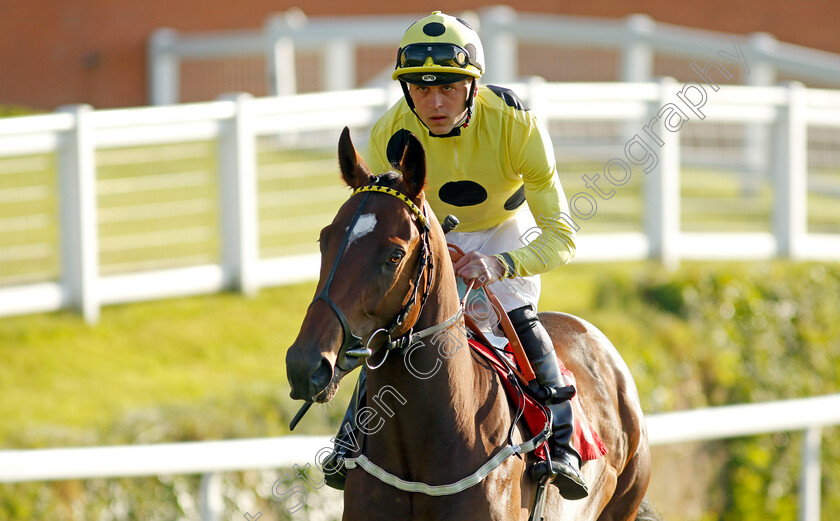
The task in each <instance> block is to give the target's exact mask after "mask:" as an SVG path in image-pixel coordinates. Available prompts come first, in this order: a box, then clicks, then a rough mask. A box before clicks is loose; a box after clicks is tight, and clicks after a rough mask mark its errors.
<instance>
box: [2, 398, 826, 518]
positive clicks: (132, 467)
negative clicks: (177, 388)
mask: <svg viewBox="0 0 840 521" xmlns="http://www.w3.org/2000/svg"><path fill="white" fill-rule="evenodd" d="M838 424H840V394H834V395H826V396H819V397H812V398H801V399H795V400H787V401H780V402H767V403H759V404H747V405H732V406H724V407H714V408H709V409H697V410H691V411H683V412H674V413H665V414H657V415H651V416H648V417H647V428H648V438H649V441H650V444H651V445H652V446H659V445H666V444H671V443H684V442H693V441H708V440H719V439H727V438H736V437H741V436H752V435H759V434H767V433H775V432H787V431H805V438H804V445H803V450H802V469H801V479H800V487H799V505H800V509H799V521H819V520H820V496H821V494H820V476H821V470H820V468H821V463H820V462H821V458H820V440H821V429H822V428H823V427H829V426H834V425H838ZM331 446H332V443H331V441H330V438H329V437H328V436H284V437H279V438H263V439H250V440H228V441H206V442H185V443H168V444H159V445H129V446H112V447H85V448H61V449H38V450H5V451H0V483H20V482H27V481H53V480H65V479H92V478H120V477H136V476H159V475H168V474H203V476H202V480H201V490H200V492H199V500H200V501H201V503H202V505H201V507H200V511H201V513H202V521H217V520H219V519H221V516H222V514H223V512H222V508H223V501H222V500H221V498H220V497H219V496H218V494H219V486H218V483H219V480H220V479H221V478H220V473H222V472H233V471H244V470H258V469H282V468H291V467H292V466H293V465H295V464H298V465H301V466H304V465H307V464H311V462H316V464H317V463H318V462H320V461H322V459H321V458H319V457H316V454H318V452H319V451H322V450H324V449H325V448H327V449H328V448H330V447H331ZM244 514H245V513H244V512H243V513H241V515H244ZM251 515H253V516H255V515H256V513H251Z"/></svg>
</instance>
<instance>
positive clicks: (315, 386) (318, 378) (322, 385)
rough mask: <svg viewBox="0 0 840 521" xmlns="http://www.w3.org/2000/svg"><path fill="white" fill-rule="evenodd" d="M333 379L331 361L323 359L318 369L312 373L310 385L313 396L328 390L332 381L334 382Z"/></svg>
mask: <svg viewBox="0 0 840 521" xmlns="http://www.w3.org/2000/svg"><path fill="white" fill-rule="evenodd" d="M332 377H333V368H332V365H330V362H329V360H327V359H326V358H323V357H322V358H321V363H319V364H318V367H317V368H316V369H315V370H314V371H312V374H311V375H310V376H309V385H310V389H311V390H312V396H315V395H316V394H318V393H320V392H321V391H323V390H324V389H326V388H327V386H328V385H329V384H330V381H332Z"/></svg>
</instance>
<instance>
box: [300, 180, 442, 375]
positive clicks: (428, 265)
mask: <svg viewBox="0 0 840 521" xmlns="http://www.w3.org/2000/svg"><path fill="white" fill-rule="evenodd" d="M379 182H380V178H379V177H377V179H376V181H375V183H374V184H372V185H367V186H362V187H359V188H357V189H356V190H354V191H353V195H356V194H360V193H364V194H365V198H364V199H362V203H361V204H360V205H359V208H358V209H357V210H356V213H355V214H354V215H353V219H352V221H351V222H350V226H348V227H347V232H346V233H345V234H344V239H343V240H342V241H341V246H340V247H339V250H338V256H337V257H336V259H335V261H334V262H333V265H332V268H331V269H330V274H329V276H328V277H327V281H326V283H324V287H323V288H322V289H321V291H320V292H319V293H318V295H317V296H316V297H315V298H314V299H312V302H311V303H310V304H309V306H310V307H311V306H312V304H314V303H315V302H317V301H319V300H323V301H324V302H326V303H327V305H329V306H330V308H331V309H332V310H333V312H334V313H335V315H336V317H338V321H339V322H340V323H341V329H342V342H341V348H339V350H338V357H337V360H336V366H338V368H339V369H341V370H343V371H351V370H353V369H354V368H355V367H356V366H357V365H358V362H356V363H354V364H353V365H352V367H342V365H341V362H342V361H343V360H344V359H345V358H353V359H356V360H358V359H367V358H368V357H370V356H371V355H372V354H373V351H372V350H371V349H370V341H371V340H372V339H373V338H374V337H375V336H376V335H377V333H380V332H383V333H386V334H387V335H388V339H389V342H388V344H387V349H388V350H389V351H390V350H391V349H394V348H403V347H408V345H410V344H411V343H412V342H413V341H414V340H416V337H415V336H413V335H411V334H410V333H411V330H410V329H409V334H406V335H403V336H402V337H400V338H398V339H397V340H391V335H392V334H393V333H394V331H396V330H397V328H399V327H400V326H401V325H402V324H403V322H405V319H406V317H407V316H408V313H409V311H410V310H411V307H412V305H414V303H415V302H416V301H417V291H418V289H419V287H420V279H421V278H422V277H423V274H424V273H425V272H426V271H427V270H428V273H429V275H428V277H426V286H425V289H424V291H423V295H422V298H421V300H420V311H421V312H422V310H423V305H424V304H425V302H426V298H427V297H428V296H429V291H430V290H431V287H432V274H433V273H434V271H433V269H432V268H433V264H432V256H431V250H430V248H429V230H430V228H429V220H428V218H426V216H425V215H424V214H423V212H422V211H421V210H420V208H418V206H417V205H416V204H414V203H413V202H412V201H411V200H410V199H409V198H408V197H406V196H405V195H403V194H402V193H400V192H398V191H397V190H394V189H393V188H389V187H386V186H380V185H379V184H378V183H379ZM373 192H380V193H383V194H388V195H392V196H394V197H397V198H398V199H400V200H401V201H402V202H404V203H405V204H406V205H407V206H408V208H409V210H411V212H412V213H413V214H414V215H415V216H416V217H417V222H418V226H419V228H420V233H421V235H422V240H421V248H422V249H421V251H420V259H419V260H418V263H417V265H418V268H417V275H416V277H415V279H414V295H413V296H412V297H411V299H409V301H408V302H407V303H406V304H405V306H403V308H402V309H401V310H400V312H399V313H397V316H396V317H395V318H394V320H393V321H392V322H391V324H390V325H388V326H387V327H383V328H380V329H377V330H376V331H374V332H373V333H372V334H371V336H370V338H369V339H368V342H367V343H368V345H366V346H362V339H361V337H358V336H356V335H355V334H353V331H352V330H351V329H350V323H349V322H348V321H347V317H345V316H344V312H342V311H341V309H339V307H338V306H337V305H336V303H335V302H333V300H332V299H331V298H330V295H329V292H330V286H331V285H332V282H333V278H334V277H335V272H336V270H337V269H338V263H339V262H340V261H341V257H342V255H344V251H345V250H346V249H347V244H348V242H349V240H350V234H351V233H352V232H353V228H354V227H355V226H356V222H357V221H358V220H359V217H360V216H361V215H362V209H363V208H364V207H365V204H366V203H367V201H368V199H369V198H370V195H371V193H373ZM351 197H352V195H351ZM418 316H419V314H418ZM447 322H448V321H447ZM424 336H425V335H424ZM386 356H387V351H386ZM383 362H384V360H383ZM366 363H367V362H366ZM377 367H378V366H377Z"/></svg>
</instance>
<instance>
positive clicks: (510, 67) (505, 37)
mask: <svg viewBox="0 0 840 521" xmlns="http://www.w3.org/2000/svg"><path fill="white" fill-rule="evenodd" d="M480 16H481V18H480V20H481V23H480V30H481V34H480V37H481V42H482V44H483V45H484V61H485V64H484V66H485V68H486V69H487V76H486V78H485V83H487V82H489V83H509V82H512V81H514V80H516V76H517V74H518V70H519V65H518V63H517V45H516V37H515V36H514V35H512V34H511V33H510V30H509V27H510V26H511V25H513V24H514V23H516V11H515V10H514V9H513V8H511V7H508V6H504V5H499V6H494V7H489V8H487V9H483V10H482V11H481V13H480Z"/></svg>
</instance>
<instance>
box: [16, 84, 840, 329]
mask: <svg viewBox="0 0 840 521" xmlns="http://www.w3.org/2000/svg"><path fill="white" fill-rule="evenodd" d="M692 85H696V87H691V86H690V85H689V84H685V85H679V84H677V83H675V82H674V81H673V80H668V79H664V80H662V81H661V82H659V83H632V84H628V83H607V84H565V83H556V84H552V83H544V82H539V81H534V82H531V83H528V84H518V85H512V87H513V88H514V89H515V90H516V91H517V92H518V93H519V94H520V96H521V97H522V98H523V99H524V100H525V102H526V103H528V104H529V105H530V106H531V107H533V110H534V111H535V112H536V113H537V114H538V115H540V116H541V117H542V119H543V121H545V122H547V124H548V126H549V127H550V128H552V129H553V130H552V133H554V132H556V131H557V128H562V127H564V126H570V127H572V128H574V129H577V128H584V129H587V128H589V126H591V125H611V126H615V127H617V128H619V131H615V129H613V130H611V131H609V132H607V134H609V135H610V136H611V137H609V138H607V139H606V140H605V139H604V138H603V135H589V134H586V132H584V134H586V135H584V136H583V137H582V138H581V140H582V143H583V144H574V143H572V144H571V145H569V144H565V141H566V139H565V138H564V137H563V136H560V137H559V138H558V137H555V138H554V139H555V145H556V146H557V147H558V158H560V159H563V160H565V159H564V158H566V159H568V158H571V159H569V161H571V162H570V163H568V164H565V166H563V167H562V168H564V169H565V170H566V172H565V173H563V174H562V175H561V178H562V182H563V185H564V187H565V189H566V196H567V197H568V198H569V200H570V206H571V212H572V216H571V218H572V219H573V220H574V221H575V223H576V224H577V225H578V226H579V228H580V229H579V231H578V256H577V260H579V261H582V262H590V261H623V260H638V259H648V258H653V259H660V260H661V261H663V262H664V264H665V265H666V266H674V265H675V264H676V263H677V262H679V260H681V259H767V258H773V257H776V256H783V257H788V258H792V259H808V260H819V261H823V260H828V261H836V260H838V259H840V233H838V230H840V214H838V212H837V201H836V198H837V197H838V194H840V159H838V158H837V157H835V156H836V155H837V154H836V152H837V146H836V144H837V143H838V142H840V131H838V129H840V91H830V90H816V89H806V88H804V87H803V86H802V85H801V84H795V83H794V84H790V85H787V86H776V87H745V86H721V87H720V88H719V90H717V91H714V90H712V89H708V92H705V91H703V92H702V93H701V92H700V90H702V89H703V87H702V86H700V85H698V84H692ZM698 88H699V89H700V90H697V89H698ZM690 89H694V91H691V90H690ZM700 94H702V96H703V97H702V98H701V97H700ZM681 95H682V96H683V97H684V98H685V100H687V101H681V98H680V96H681ZM399 96H400V93H399V89H395V88H391V89H364V90H356V91H344V92H332V93H321V94H306V95H297V96H288V97H274V98H252V97H250V96H248V95H238V96H233V97H225V98H223V99H220V100H218V101H214V102H207V103H198V104H188V105H179V106H168V107H148V108H136V109H120V110H99V111H96V110H92V109H90V107H86V106H75V107H67V108H64V109H61V110H59V111H58V112H56V113H54V114H49V115H40V116H30V117H20V118H7V119H3V120H0V316H5V315H13V314H22V313H36V312H49V311H55V310H59V309H64V308H69V309H75V310H77V311H79V312H81V313H82V315H83V316H84V318H85V319H86V320H87V321H89V322H96V321H97V319H98V317H99V310H100V308H101V306H103V305H109V304H115V303H126V302H135V301H141V300H148V299H159V298H166V297H172V296H187V295H195V294H202V293H211V292H218V291H221V290H231V289H232V290H236V291H241V292H242V293H245V294H253V293H255V292H256V291H258V290H259V288H260V287H266V286H272V285H279V284H285V283H289V282H292V281H300V280H309V279H311V278H313V277H315V276H316V275H317V273H318V265H319V261H318V259H319V257H318V255H317V248H316V247H315V243H314V240H315V238H316V237H317V232H318V229H319V228H320V227H322V226H324V225H325V224H327V223H328V222H329V220H330V219H331V218H332V216H333V215H334V214H335V211H336V210H337V208H338V206H339V205H340V204H341V202H343V200H344V199H345V198H346V197H347V195H348V193H347V191H346V190H345V189H344V187H343V186H342V185H341V183H340V182H339V181H338V176H337V167H336V163H335V161H336V160H335V152H334V151H335V146H336V143H337V138H338V135H339V133H340V129H341V128H342V127H343V126H345V125H349V126H350V127H351V128H352V129H354V130H353V133H352V134H353V137H354V139H355V140H356V144H357V146H358V147H359V148H361V149H363V148H364V145H365V139H366V136H367V129H368V128H369V127H370V125H372V123H373V122H374V121H375V120H376V119H377V118H378V116H379V115H380V114H381V113H382V112H384V110H385V109H386V107H388V106H390V105H391V104H392V103H393V102H394V101H395V100H396V99H398V98H399ZM701 102H702V103H701ZM692 104H694V105H697V106H696V107H694V108H692V107H691V106H690V105H692ZM700 105H702V107H701V106H700ZM680 107H681V108H680ZM690 109H691V110H690ZM678 110H679V111H680V113H682V114H683V118H684V119H689V120H690V121H688V122H687V123H686V122H685V121H684V120H680V119H679V118H678V119H677V120H674V119H673V116H674V114H676V112H675V111H678ZM692 110H695V111H696V112H697V113H698V114H702V119H701V118H699V117H695V116H694V113H692V112H691V111H692ZM668 111H671V112H670V114H671V116H668V114H669V112H668ZM701 111H702V112H701ZM669 117H670V119H669ZM675 121H677V122H679V121H682V123H680V126H677V127H674V124H675ZM683 123H685V125H683ZM715 125H720V127H715ZM730 125H735V126H740V127H741V128H747V127H749V125H761V126H762V128H764V129H766V130H768V132H767V135H768V140H767V142H766V143H765V145H766V146H765V148H764V149H763V153H765V154H767V155H768V157H770V158H772V160H771V161H769V163H770V165H771V167H770V170H769V172H767V174H769V175H768V176H766V183H767V184H766V185H762V187H763V188H762V190H763V192H762V194H760V195H758V196H756V197H753V198H752V199H749V198H744V197H741V196H740V195H737V194H735V195H733V196H732V197H731V198H730V199H729V200H728V202H727V203H725V204H728V205H729V206H728V208H729V210H727V211H726V212H724V215H723V216H722V219H723V220H724V222H723V225H722V226H723V227H722V228H721V227H717V228H704V227H705V226H706V224H704V222H699V223H694V224H692V226H694V228H692V230H693V231H692V230H687V229H686V226H687V225H686V224H684V223H683V221H686V222H688V221H687V220H688V219H689V217H691V213H690V212H692V211H697V210H696V208H694V207H697V206H700V207H701V208H700V211H704V212H705V211H707V210H708V209H709V208H707V207H711V206H714V205H713V204H709V203H708V201H706V200H704V199H699V200H697V199H691V198H689V197H688V196H687V195H686V193H685V191H684V190H683V189H682V183H685V182H688V181H687V180H689V179H693V181H691V182H692V183H695V182H699V183H701V185H702V186H700V188H699V189H700V190H701V191H703V190H705V191H708V190H709V189H710V187H711V188H714V189H717V188H718V185H722V184H726V182H728V181H727V180H728V179H729V178H731V177H736V178H737V177H738V176H739V175H740V174H739V173H738V172H737V168H735V169H734V170H735V171H734V172H733V171H729V172H728V173H727V171H725V164H724V166H722V167H721V169H720V170H721V171H717V172H714V171H706V170H703V171H702V172H700V173H699V174H694V175H693V177H686V176H687V175H688V174H689V173H690V170H691V169H692V168H693V167H692V166H691V162H690V159H688V158H686V157H685V156H688V154H689V153H690V152H691V150H692V146H693V145H691V144H690V143H687V141H689V139H688V137H689V136H690V134H689V133H690V132H694V131H696V130H700V129H706V128H708V129H711V132H712V134H716V132H717V129H718V128H727V126H730ZM680 127H684V128H682V130H681V129H680ZM692 129H694V130H692ZM817 130H819V131H820V132H833V133H834V134H829V138H828V141H827V142H824V143H822V144H821V145H820V147H817V148H816V149H815V147H814V145H813V143H811V142H810V136H811V134H812V133H814V134H816V133H817V132H816V131H817ZM587 132H588V131H587ZM597 132H600V130H596V133H597ZM610 132H612V134H610ZM625 132H626V133H625ZM633 133H635V134H633ZM630 135H632V136H633V137H630V138H628V137H627V136H630ZM683 135H685V137H683ZM832 136H833V137H832ZM657 138H659V140H660V141H661V142H660V143H657V142H656V141H657ZM711 138H712V142H713V144H712V145H710V146H711V148H708V147H707V148H705V149H702V151H703V152H704V153H705V154H708V155H712V156H714V157H723V155H724V154H725V153H726V154H732V153H733V152H734V155H735V156H742V155H743V154H744V151H745V150H751V148H750V147H751V146H752V145H753V143H752V142H751V141H750V140H748V139H746V138H743V136H742V137H736V138H732V139H731V140H730V141H727V144H725V145H724V146H723V148H720V147H719V146H718V145H716V144H714V143H717V141H720V140H721V139H723V137H719V136H717V135H712V136H711ZM727 139H728V138H727ZM593 142H596V144H597V147H596V150H594V151H589V152H587V151H586V150H587V146H591V145H592V143H593ZM598 143H600V144H598ZM587 144H588V145H587ZM715 147H718V148H715ZM832 151H833V152H832ZM575 154H582V155H581V158H582V159H581V160H582V161H588V162H583V163H575V161H576V159H575V158H574V157H573V156H574V155H575ZM587 154H588V155H587ZM826 154H828V156H827V157H829V158H830V159H829V160H828V161H827V162H822V163H818V164H817V163H815V159H814V157H823V156H825V155H826ZM831 154H834V156H832V155H831ZM147 156H148V157H147ZM193 156H196V157H193ZM584 156H585V157H584ZM609 157H612V158H613V159H610V160H606V158H609ZM121 158H122V159H121ZM143 161H152V163H149V166H148V168H146V169H145V170H139V166H138V164H137V162H141V163H142V162H143ZM155 161H156V162H155ZM120 162H122V163H123V164H122V165H116V166H115V165H113V164H112V163H120ZM24 163H25V164H27V165H28V164H30V163H32V164H34V165H40V166H37V168H42V169H43V170H42V171H41V172H40V173H39V174H37V175H34V174H31V173H27V172H21V169H24V170H25V169H26V168H36V166H31V167H28V166H25V165H24ZM51 165H52V166H51ZM171 165H175V166H171ZM173 169H174V171H173ZM586 172H594V173H592V174H587V173H586ZM581 174H583V175H581ZM633 175H635V176H636V180H635V181H634V182H629V181H630V180H631V178H632V177H633ZM593 176H594V177H593ZM6 178H7V179H8V181H6V180H5V179H6ZM577 178H580V179H577ZM640 178H641V179H640ZM583 179H587V181H586V183H585V186H584V184H583V183H582V182H581V180H583ZM593 179H598V180H597V184H596V187H595V188H593V184H594V183H595V181H593ZM34 180H38V181H37V182H38V183H41V184H34V185H30V183H35V182H36V181H34ZM3 183H8V184H6V185H4V184H3ZM704 183H705V184H704ZM615 194H617V196H616V197H614V198H613V195H615ZM40 200H43V201H41V202H36V201H40ZM689 203H690V204H691V205H693V206H692V207H691V208H689V207H688V205H689ZM683 204H685V205H686V208H682V207H681V205H683ZM715 204H718V203H715ZM748 204H756V205H759V206H760V207H761V208H763V209H761V210H760V211H758V212H757V213H756V215H755V219H756V220H757V221H756V222H755V223H752V224H750V226H755V227H757V229H752V230H750V229H744V230H737V229H736V230H733V229H731V228H730V227H728V225H729V223H728V221H729V220H731V218H732V216H733V215H735V216H737V215H738V212H739V211H741V206H747V205H748ZM812 206H813V208H812ZM628 208H629V210H628ZM613 210H615V212H614V214H613V220H612V221H608V222H607V223H606V225H599V221H600V219H601V218H602V217H608V216H609V215H610V214H611V212H613ZM628 212H629V213H628ZM727 212H728V213H727ZM193 213H194V214H196V215H192V214H193ZM716 218H721V217H716ZM635 221H638V224H637V225H632V226H630V224H632V222H635ZM817 221H818V222H817ZM815 222H816V223H815ZM698 226H699V229H698ZM601 231H603V232H609V233H597V232H601ZM712 232H714V233H712ZM190 242H196V243H200V244H197V245H196V246H195V248H193V247H192V246H190V245H189V244H188V243H190ZM188 247H189V248H188ZM143 248H146V249H145V250H144V249H143ZM184 248H186V249H184ZM190 248H192V249H190ZM182 249H183V251H182ZM139 252H145V253H143V254H144V255H146V256H147V257H143V258H142V259H141V258H139V257H137V256H138V255H139V254H140V253H139ZM168 256H169V257H171V256H175V257H177V258H175V257H173V258H171V259H170V258H169V257H168ZM35 257H47V259H48V260H47V261H44V262H49V263H52V264H53V265H54V266H53V268H52V270H50V269H45V270H42V271H37V272H32V273H30V272H27V270H29V269H30V268H31V269H35V268H33V266H35V267H37V266H38V265H39V264H38V262H40V261H38V260H37V259H35ZM167 259H169V260H167ZM14 270H18V271H19V274H18V275H15V271H14ZM39 273H40V275H39ZM27 277H28V278H27Z"/></svg>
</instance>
